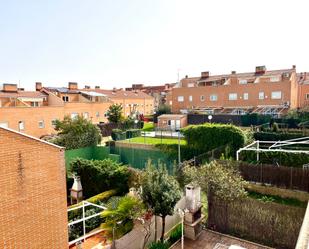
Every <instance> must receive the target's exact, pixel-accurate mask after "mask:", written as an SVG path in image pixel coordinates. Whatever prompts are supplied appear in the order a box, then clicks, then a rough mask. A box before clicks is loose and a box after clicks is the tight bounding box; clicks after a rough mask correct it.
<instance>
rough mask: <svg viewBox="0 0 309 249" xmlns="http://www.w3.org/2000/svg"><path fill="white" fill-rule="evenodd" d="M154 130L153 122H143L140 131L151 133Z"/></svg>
mask: <svg viewBox="0 0 309 249" xmlns="http://www.w3.org/2000/svg"><path fill="white" fill-rule="evenodd" d="M153 130H154V124H153V122H147V123H146V122H145V123H144V127H143V129H142V131H153Z"/></svg>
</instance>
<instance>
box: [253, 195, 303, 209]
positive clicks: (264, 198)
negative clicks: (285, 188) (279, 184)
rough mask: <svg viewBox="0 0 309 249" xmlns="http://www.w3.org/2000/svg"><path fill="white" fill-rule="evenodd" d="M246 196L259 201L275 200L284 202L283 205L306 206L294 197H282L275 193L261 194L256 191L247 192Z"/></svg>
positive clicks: (280, 202)
mask: <svg viewBox="0 0 309 249" xmlns="http://www.w3.org/2000/svg"><path fill="white" fill-rule="evenodd" d="M248 196H249V197H251V198H254V199H257V200H260V201H264V202H275V203H279V204H284V205H290V206H295V207H302V208H306V207H307V203H306V202H303V201H300V200H297V199H294V198H282V197H280V196H277V195H265V194H261V193H257V192H253V191H252V192H251V191H250V192H248Z"/></svg>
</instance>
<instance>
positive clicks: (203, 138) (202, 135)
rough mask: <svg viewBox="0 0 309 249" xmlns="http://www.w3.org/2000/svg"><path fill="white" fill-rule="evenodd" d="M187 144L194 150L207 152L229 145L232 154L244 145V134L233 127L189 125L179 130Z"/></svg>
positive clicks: (225, 125) (223, 125)
mask: <svg viewBox="0 0 309 249" xmlns="http://www.w3.org/2000/svg"><path fill="white" fill-rule="evenodd" d="M181 132H182V133H183V135H184V136H185V139H186V141H187V144H188V146H189V147H191V148H192V149H194V150H197V151H201V152H208V151H210V150H212V149H215V148H218V147H220V146H223V145H228V144H229V145H230V147H231V153H232V154H234V152H236V151H237V150H238V149H239V148H240V147H242V146H243V145H244V143H245V140H246V137H245V134H244V132H243V131H242V130H241V129H239V128H238V127H236V126H234V125H227V124H210V123H206V124H203V125H190V126H187V127H186V128H183V129H181Z"/></svg>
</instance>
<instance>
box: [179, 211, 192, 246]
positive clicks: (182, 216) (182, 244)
mask: <svg viewBox="0 0 309 249" xmlns="http://www.w3.org/2000/svg"><path fill="white" fill-rule="evenodd" d="M188 212H189V210H188V209H187V208H185V209H181V208H178V213H179V215H180V217H181V249H184V220H185V215H186V213H188Z"/></svg>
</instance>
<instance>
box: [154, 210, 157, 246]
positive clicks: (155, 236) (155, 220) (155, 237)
mask: <svg viewBox="0 0 309 249" xmlns="http://www.w3.org/2000/svg"><path fill="white" fill-rule="evenodd" d="M154 226H155V227H154V230H155V231H154V232H155V233H154V241H155V242H157V216H156V215H155V217H154Z"/></svg>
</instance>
